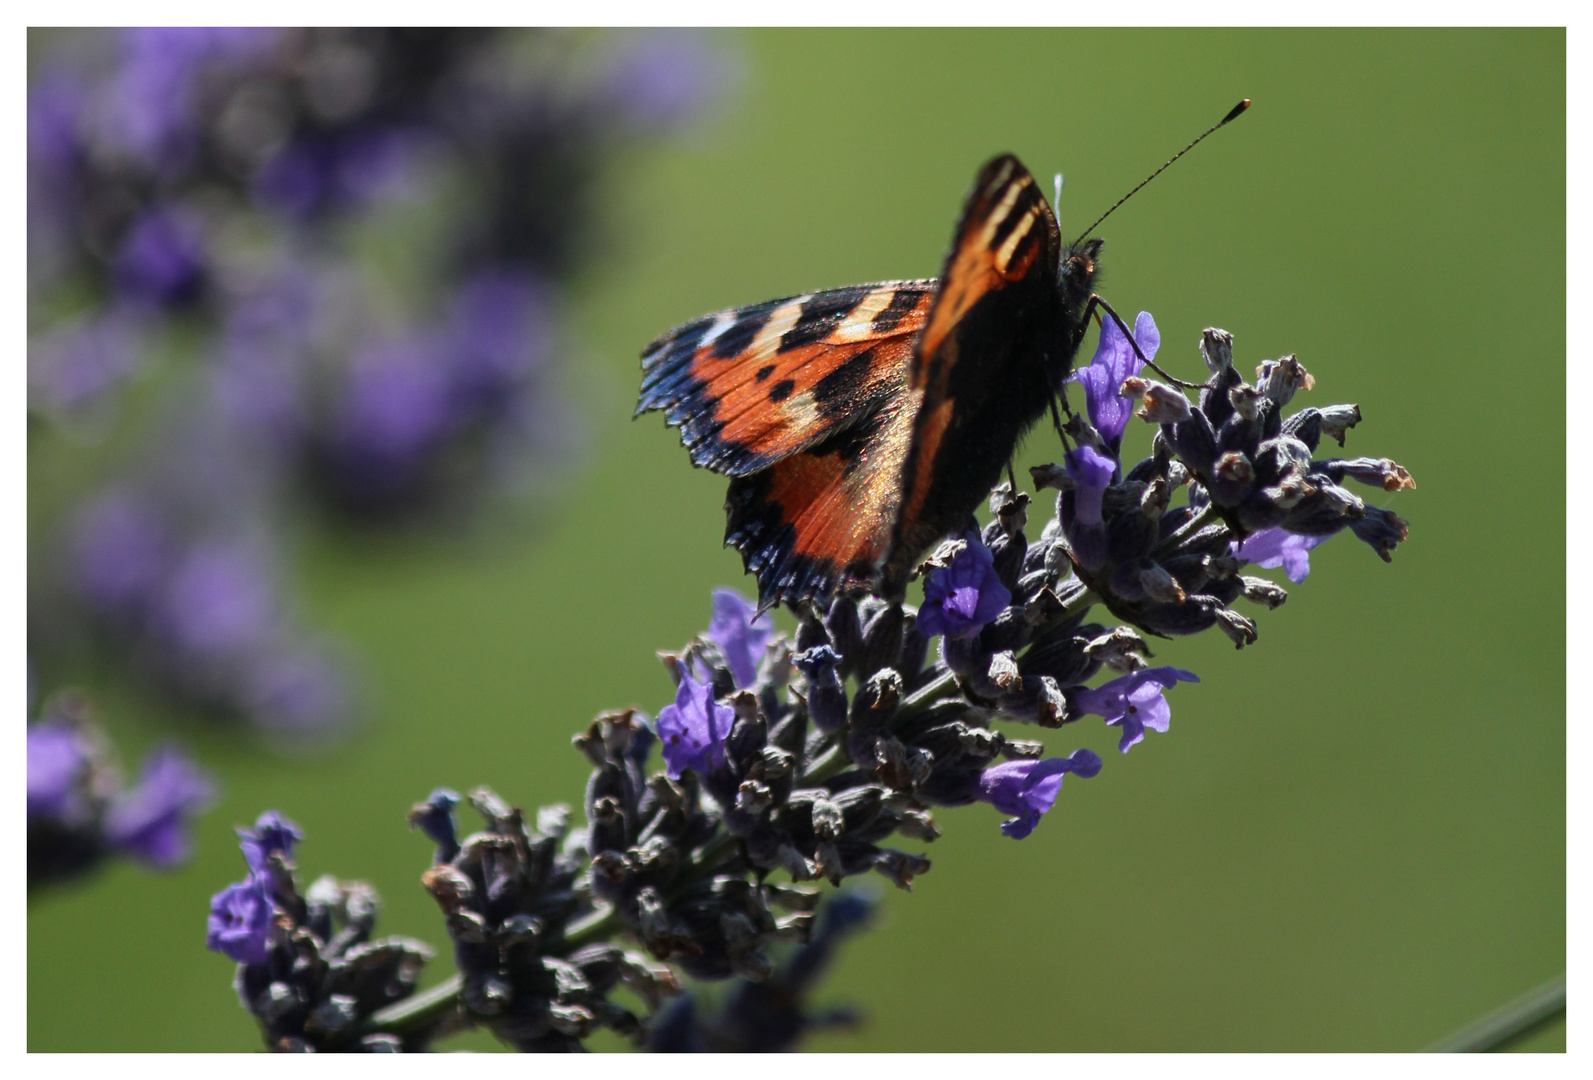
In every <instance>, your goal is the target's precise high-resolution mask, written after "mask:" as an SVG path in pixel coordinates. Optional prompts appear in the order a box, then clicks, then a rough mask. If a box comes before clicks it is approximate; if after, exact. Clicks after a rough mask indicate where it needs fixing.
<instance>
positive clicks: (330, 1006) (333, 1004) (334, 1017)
mask: <svg viewBox="0 0 1593 1080" xmlns="http://www.w3.org/2000/svg"><path fill="white" fill-rule="evenodd" d="M358 1019H359V1004H358V1003H357V1002H356V1001H355V1000H354V999H353V998H351V997H349V996H348V995H347V994H333V995H331V996H330V997H328V998H327V999H326V1000H325V1001H323V1002H321V1003H320V1004H319V1005H317V1006H316V1007H315V1008H313V1009H311V1010H310V1015H309V1016H307V1017H305V1019H304V1033H305V1034H306V1035H308V1036H310V1037H311V1038H312V1039H328V1038H335V1037H336V1036H338V1035H341V1034H343V1033H344V1032H345V1031H348V1030H349V1029H350V1028H352V1027H353V1026H354V1021H356V1020H358Z"/></svg>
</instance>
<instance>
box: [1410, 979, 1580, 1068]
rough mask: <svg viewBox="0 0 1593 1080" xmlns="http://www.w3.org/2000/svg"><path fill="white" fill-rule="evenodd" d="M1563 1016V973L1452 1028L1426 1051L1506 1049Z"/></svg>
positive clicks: (1440, 1052) (1447, 1051)
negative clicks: (1466, 1022) (1452, 1029)
mask: <svg viewBox="0 0 1593 1080" xmlns="http://www.w3.org/2000/svg"><path fill="white" fill-rule="evenodd" d="M1564 1017H1565V976H1564V975H1563V974H1562V975H1559V976H1557V977H1555V978H1553V979H1550V980H1549V981H1548V982H1546V983H1544V984H1543V985H1542V986H1540V987H1538V988H1537V989H1536V990H1531V991H1528V992H1527V993H1525V994H1523V995H1521V996H1520V997H1518V998H1516V999H1515V1000H1514V1001H1512V1002H1510V1003H1509V1004H1507V1005H1504V1006H1501V1007H1500V1008H1498V1009H1495V1010H1494V1011H1493V1012H1491V1013H1489V1014H1488V1015H1487V1016H1484V1017H1482V1018H1481V1019H1480V1020H1474V1021H1472V1022H1471V1023H1470V1024H1467V1025H1466V1026H1465V1027H1463V1028H1461V1029H1460V1030H1459V1031H1455V1032H1451V1033H1450V1034H1449V1035H1447V1036H1445V1037H1444V1038H1442V1039H1439V1040H1438V1041H1437V1042H1435V1043H1433V1044H1432V1045H1431V1046H1429V1047H1427V1049H1426V1050H1425V1051H1423V1053H1427V1054H1484V1053H1488V1052H1489V1051H1495V1050H1504V1049H1507V1048H1508V1047H1510V1046H1512V1045H1514V1044H1515V1043H1518V1042H1520V1041H1521V1040H1522V1039H1525V1038H1526V1037H1527V1036H1528V1035H1532V1034H1534V1033H1536V1032H1538V1031H1541V1030H1543V1029H1544V1028H1545V1027H1547V1026H1548V1025H1549V1024H1551V1023H1553V1022H1554V1021H1556V1020H1561V1019H1564Z"/></svg>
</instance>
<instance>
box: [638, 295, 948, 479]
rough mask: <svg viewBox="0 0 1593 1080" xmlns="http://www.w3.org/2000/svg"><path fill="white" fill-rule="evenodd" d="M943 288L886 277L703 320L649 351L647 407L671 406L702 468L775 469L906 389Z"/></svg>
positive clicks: (645, 358) (734, 472) (670, 416)
mask: <svg viewBox="0 0 1593 1080" xmlns="http://www.w3.org/2000/svg"><path fill="white" fill-rule="evenodd" d="M934 290H935V283H934V282H933V281H887V282H881V283H879V284H875V285H856V286H852V287H850V288H845V289H829V290H826V291H824V292H816V293H806V294H804V295H802V296H791V297H785V298H783V299H780V300H769V301H766V302H764V303H761V304H753V305H751V306H750V307H742V308H733V309H731V310H729V311H721V312H718V313H716V314H713V315H704V316H703V317H702V318H700V319H695V320H693V321H692V322H689V323H686V324H685V325H683V326H679V327H677V328H675V329H674V330H671V331H669V332H668V333H666V334H664V335H662V336H661V337H659V338H658V339H657V340H656V341H654V342H653V343H652V344H651V345H649V346H647V348H646V349H645V350H644V351H643V352H642V389H641V397H640V400H639V401H638V402H637V405H636V411H637V413H638V414H640V413H643V412H647V411H648V410H652V409H659V410H662V411H663V413H664V418H665V420H666V421H667V422H668V423H669V424H671V425H674V426H677V427H679V428H680V438H681V442H682V443H684V444H685V446H686V448H687V450H688V451H690V453H691V460H692V462H693V463H694V464H696V465H701V466H704V467H706V468H709V469H712V470H714V471H715V472H719V473H724V474H725V475H727V476H746V475H749V474H751V473H755V472H758V471H759V470H762V469H766V468H768V467H769V466H770V465H773V464H774V463H775V462H778V461H781V460H783V459H785V458H787V457H789V456H791V455H792V454H795V453H797V452H799V451H802V450H805V449H807V448H809V447H812V446H815V445H817V444H819V443H821V442H823V441H824V440H825V439H827V438H830V437H831V436H833V435H835V434H837V433H838V432H840V431H842V430H844V429H846V428H848V427H851V426H855V425H857V424H860V423H862V422H863V421H864V420H865V419H867V418H869V417H871V416H873V415H875V414H876V413H878V411H879V410H880V408H882V407H883V406H884V405H885V404H886V402H887V401H888V400H889V399H890V398H891V397H892V396H893V395H894V394H896V393H898V392H899V390H900V385H901V383H902V382H903V380H904V379H905V377H906V371H907V369H908V367H909V366H910V365H911V363H912V356H913V342H914V340H915V339H916V337H917V335H918V333H919V331H921V330H922V329H923V328H924V325H925V322H926V321H927V319H928V315H929V308H930V305H931V303H932V302H933V299H934Z"/></svg>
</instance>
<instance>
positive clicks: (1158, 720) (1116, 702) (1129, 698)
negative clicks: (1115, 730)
mask: <svg viewBox="0 0 1593 1080" xmlns="http://www.w3.org/2000/svg"><path fill="white" fill-rule="evenodd" d="M1199 681H1200V677H1199V676H1198V675H1196V674H1195V673H1194V672H1192V671H1185V670H1183V669H1182V668H1175V667H1155V668H1141V669H1140V670H1138V671H1132V672H1129V673H1128V674H1127V675H1124V676H1122V677H1121V678H1117V679H1113V680H1112V681H1111V682H1107V683H1102V684H1101V685H1100V686H1097V687H1093V688H1089V689H1078V690H1072V691H1070V692H1069V693H1070V695H1071V696H1072V705H1073V711H1074V712H1080V713H1093V714H1095V715H1096V716H1103V717H1105V718H1106V725H1107V727H1121V728H1122V729H1123V737H1122V738H1121V739H1119V740H1118V743H1117V749H1118V750H1119V751H1120V752H1121V753H1124V754H1126V753H1128V748H1129V747H1131V746H1133V745H1134V744H1135V743H1137V742H1139V741H1140V740H1141V739H1143V738H1144V737H1145V729H1146V728H1150V729H1151V730H1152V731H1166V730H1167V724H1168V721H1169V720H1170V719H1171V718H1172V710H1171V709H1170V708H1168V706H1167V699H1166V698H1165V697H1163V696H1162V695H1163V694H1164V693H1165V692H1166V691H1167V690H1169V689H1171V688H1172V687H1174V686H1176V685H1178V683H1180V682H1199Z"/></svg>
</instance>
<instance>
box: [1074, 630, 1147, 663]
mask: <svg viewBox="0 0 1593 1080" xmlns="http://www.w3.org/2000/svg"><path fill="white" fill-rule="evenodd" d="M1084 655H1085V656H1087V657H1089V658H1090V659H1091V660H1094V661H1095V662H1097V663H1099V664H1104V665H1105V666H1106V667H1108V668H1110V669H1111V670H1113V671H1115V672H1117V673H1118V674H1120V675H1126V674H1128V673H1129V672H1131V671H1137V670H1139V669H1140V668H1142V667H1144V666H1145V659H1144V658H1145V657H1147V656H1152V657H1154V656H1155V655H1156V654H1155V653H1153V652H1151V651H1150V646H1149V645H1147V644H1145V639H1144V638H1142V637H1140V636H1139V632H1138V631H1136V630H1135V629H1134V628H1133V627H1131V626H1116V627H1113V628H1112V629H1111V631H1109V632H1108V633H1105V634H1102V635H1100V636H1099V637H1096V638H1094V639H1092V640H1091V641H1090V642H1089V643H1088V644H1086V645H1085V646H1084Z"/></svg>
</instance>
